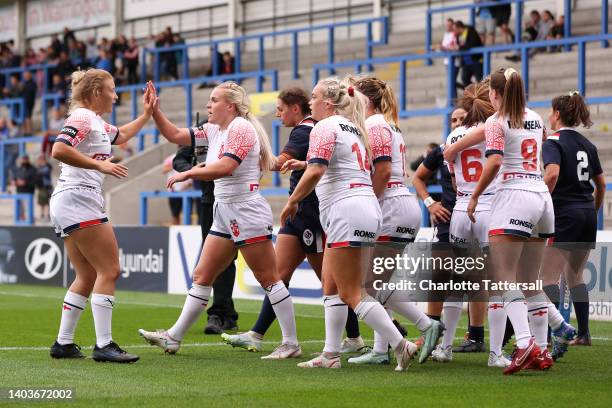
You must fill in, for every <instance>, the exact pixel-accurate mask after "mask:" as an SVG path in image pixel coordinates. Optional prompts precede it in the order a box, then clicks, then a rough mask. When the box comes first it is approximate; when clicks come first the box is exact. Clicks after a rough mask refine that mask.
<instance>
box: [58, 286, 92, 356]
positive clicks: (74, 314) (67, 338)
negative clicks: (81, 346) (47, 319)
mask: <svg viewBox="0 0 612 408" xmlns="http://www.w3.org/2000/svg"><path fill="white" fill-rule="evenodd" d="M86 306H87V298H86V297H85V296H81V295H79V294H78V293H74V292H70V291H68V292H66V296H65V297H64V303H63V305H62V320H61V323H60V328H59V333H58V335H57V342H58V343H59V344H71V343H74V332H75V330H76V326H77V323H78V322H79V319H80V318H81V313H83V310H85V307H86Z"/></svg>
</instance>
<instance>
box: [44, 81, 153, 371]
mask: <svg viewBox="0 0 612 408" xmlns="http://www.w3.org/2000/svg"><path fill="white" fill-rule="evenodd" d="M148 93H149V91H148V89H147V90H146V91H145V98H144V106H143V108H144V112H143V114H142V115H140V116H139V117H138V118H136V119H135V120H134V121H132V122H130V123H128V124H126V125H123V126H121V127H119V128H117V127H115V126H113V125H111V124H109V123H106V122H105V121H104V119H102V117H101V115H103V114H105V113H110V112H111V111H112V110H113V103H114V102H115V101H116V100H117V94H116V93H115V83H114V81H113V77H112V76H111V75H110V74H109V73H108V72H106V71H104V70H100V69H89V70H87V71H76V72H74V73H73V74H72V93H71V103H70V115H69V116H68V118H67V119H66V122H65V123H64V127H63V128H62V129H61V130H60V133H59V135H58V136H57V139H56V143H55V144H54V145H53V150H52V152H51V155H52V156H53V158H54V159H57V160H59V161H60V162H61V174H60V177H59V180H58V183H57V186H56V187H55V191H54V192H53V195H52V196H51V201H50V215H51V222H52V224H53V226H54V227H55V232H56V233H57V235H58V236H61V237H62V238H63V239H64V246H65V248H66V252H67V253H68V258H69V259H70V262H71V263H72V265H73V266H74V269H75V273H76V278H75V280H74V282H72V284H71V285H70V288H69V289H68V292H67V293H66V296H65V297H64V304H63V306H62V319H61V323H60V329H59V334H58V336H57V340H56V342H55V343H54V344H53V346H51V351H50V354H51V357H53V358H82V357H84V356H83V354H82V353H81V351H80V347H79V346H78V345H76V344H75V343H74V332H75V330H76V326H77V323H78V321H79V318H80V317H81V313H82V312H83V310H84V309H85V306H86V305H87V300H88V298H89V295H92V296H91V310H92V313H93V318H94V325H95V329H96V345H95V347H94V349H93V352H92V358H93V359H94V360H95V361H112V362H118V363H132V362H135V361H137V360H138V356H135V355H133V354H130V353H127V352H125V351H124V350H122V349H121V348H120V347H119V346H118V345H117V343H115V342H114V341H113V337H112V333H111V320H112V315H113V307H114V305H115V296H114V295H115V282H116V281H117V279H118V278H119V274H120V267H119V249H118V246H117V240H116V238H115V233H114V232H113V228H112V226H111V224H110V223H109V221H108V217H107V215H106V211H105V209H104V198H103V195H102V183H103V181H104V177H105V175H107V174H109V175H112V176H114V177H117V178H124V177H127V168H126V167H125V166H123V165H121V164H114V163H112V162H111V145H113V144H122V143H125V142H127V141H128V140H130V139H131V138H132V137H133V136H134V135H136V134H137V133H138V132H139V131H140V129H142V127H143V126H144V125H145V124H146V123H147V121H148V120H149V119H150V117H151V113H152V110H153V106H152V103H151V102H150V101H149V98H148V96H149V95H148ZM92 293H93V294H92Z"/></svg>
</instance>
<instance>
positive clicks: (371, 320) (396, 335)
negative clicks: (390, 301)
mask: <svg viewBox="0 0 612 408" xmlns="http://www.w3.org/2000/svg"><path fill="white" fill-rule="evenodd" d="M355 313H357V317H358V318H359V319H361V320H363V321H364V322H365V323H366V324H367V325H368V326H370V327H371V328H372V329H374V330H376V331H377V332H379V333H380V335H381V336H382V337H384V338H385V339H387V341H388V342H389V343H390V344H391V347H393V349H394V350H395V349H396V348H397V345H398V344H399V343H400V342H401V341H402V340H403V337H402V335H401V334H400V332H399V331H398V330H397V327H395V325H394V324H393V321H392V320H391V318H390V317H389V315H388V314H387V312H385V308H384V307H383V306H382V305H381V304H380V303H378V302H377V301H376V300H374V298H373V297H371V296H366V297H364V298H363V299H362V300H361V302H359V304H358V305H357V307H355Z"/></svg>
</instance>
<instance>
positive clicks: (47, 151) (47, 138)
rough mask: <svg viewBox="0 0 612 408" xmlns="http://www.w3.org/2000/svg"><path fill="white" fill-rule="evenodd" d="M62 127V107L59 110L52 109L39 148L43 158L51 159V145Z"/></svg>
mask: <svg viewBox="0 0 612 408" xmlns="http://www.w3.org/2000/svg"><path fill="white" fill-rule="evenodd" d="M63 126H64V110H63V108H62V107H60V108H59V109H53V110H52V111H51V119H49V123H48V124H47V127H48V129H47V131H46V132H45V135H44V136H43V142H42V147H41V153H42V154H43V155H44V156H45V157H51V149H52V148H53V143H55V138H56V137H57V135H58V134H59V131H60V130H61V128H62V127H63Z"/></svg>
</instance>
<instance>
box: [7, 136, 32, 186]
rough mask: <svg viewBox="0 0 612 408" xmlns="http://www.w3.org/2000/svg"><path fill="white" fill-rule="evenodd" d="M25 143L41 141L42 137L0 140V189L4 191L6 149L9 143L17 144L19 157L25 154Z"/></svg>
mask: <svg viewBox="0 0 612 408" xmlns="http://www.w3.org/2000/svg"><path fill="white" fill-rule="evenodd" d="M26 143H42V138H40V137H36V136H30V137H15V138H12V139H6V140H0V191H6V183H7V174H6V172H5V168H6V163H5V160H6V154H5V152H6V149H7V146H10V145H18V146H19V157H20V156H23V155H24V154H26Z"/></svg>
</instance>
